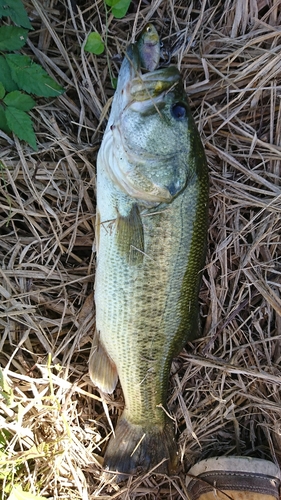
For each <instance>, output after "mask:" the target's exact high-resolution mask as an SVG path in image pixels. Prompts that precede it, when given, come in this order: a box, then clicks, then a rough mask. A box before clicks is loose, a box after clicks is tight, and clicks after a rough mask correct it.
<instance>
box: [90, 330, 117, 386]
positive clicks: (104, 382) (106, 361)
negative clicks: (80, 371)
mask: <svg viewBox="0 0 281 500" xmlns="http://www.w3.org/2000/svg"><path fill="white" fill-rule="evenodd" d="M89 375H90V378H91V380H92V382H93V383H94V384H95V385H96V386H97V387H98V388H99V389H100V390H101V391H102V392H106V393H108V394H111V393H112V392H113V391H114V389H115V387H116V384H117V381H118V373H117V369H116V366H115V364H114V362H113V361H112V359H111V358H110V357H109V356H108V354H107V352H106V350H105V348H104V347H103V345H102V343H101V342H100V339H99V334H98V333H97V332H96V333H95V335H94V338H93V343H92V349H91V354H90V358H89Z"/></svg>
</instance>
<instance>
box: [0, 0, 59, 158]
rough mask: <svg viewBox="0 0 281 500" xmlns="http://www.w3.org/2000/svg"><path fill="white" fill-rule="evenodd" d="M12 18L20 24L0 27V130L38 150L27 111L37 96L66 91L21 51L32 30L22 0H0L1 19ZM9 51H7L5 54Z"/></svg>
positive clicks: (32, 106) (34, 104)
mask: <svg viewBox="0 0 281 500" xmlns="http://www.w3.org/2000/svg"><path fill="white" fill-rule="evenodd" d="M7 16H8V17H10V18H11V20H12V21H13V22H14V23H15V24H18V25H19V26H10V25H9V26H1V27H0V53H1V55H0V129H1V130H2V131H3V132H4V133H5V134H10V133H12V132H13V133H14V134H15V135H16V136H17V137H18V138H19V139H21V140H24V141H26V142H27V143H28V144H29V145H30V146H31V147H32V148H33V149H34V150H36V149H37V145H36V136H35V133H34V130H33V124H32V120H31V117H30V115H29V114H28V113H29V111H31V109H32V108H34V106H36V102H35V100H34V99H33V98H32V97H31V96H30V95H28V94H34V95H35V96H38V97H57V96H59V95H60V94H62V93H63V92H64V90H63V88H62V87H61V86H60V85H58V84H57V83H56V82H55V80H53V78H51V77H50V76H49V75H48V73H47V72H46V71H45V70H44V69H43V68H42V66H40V65H39V64H36V63H34V62H33V61H32V59H31V58H30V57H28V56H26V55H22V54H19V53H17V52H16V53H10V52H14V51H19V50H20V49H21V48H22V47H23V46H24V44H25V43H26V40H27V36H28V30H30V29H32V26H31V24H30V21H29V19H28V16H27V13H26V11H25V9H24V6H23V4H22V1H21V0H0V18H2V17H7ZM6 52H8V53H6Z"/></svg>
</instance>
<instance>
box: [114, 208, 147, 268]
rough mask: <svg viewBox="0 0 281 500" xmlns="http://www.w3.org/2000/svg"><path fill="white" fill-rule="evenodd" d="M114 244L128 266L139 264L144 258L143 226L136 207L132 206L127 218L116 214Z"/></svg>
mask: <svg viewBox="0 0 281 500" xmlns="http://www.w3.org/2000/svg"><path fill="white" fill-rule="evenodd" d="M116 243H117V248H118V250H119V252H120V253H121V255H123V256H125V257H126V259H127V260H128V262H129V263H130V264H140V263H141V262H142V260H143V256H144V236H143V225H142V220H141V216H140V212H139V209H138V206H137V205H136V204H135V205H133V206H132V208H131V211H130V212H129V214H128V215H127V216H125V217H124V216H122V215H120V214H118V216H117V222H116Z"/></svg>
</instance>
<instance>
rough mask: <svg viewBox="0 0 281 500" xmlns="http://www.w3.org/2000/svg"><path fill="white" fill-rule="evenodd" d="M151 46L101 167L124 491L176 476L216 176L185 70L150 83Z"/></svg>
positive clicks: (106, 355) (136, 64)
mask: <svg viewBox="0 0 281 500" xmlns="http://www.w3.org/2000/svg"><path fill="white" fill-rule="evenodd" d="M150 33H151V31H150V32H149V33H148V32H147V31H146V32H145V34H144V35H142V36H143V37H144V39H143V40H142V42H143V43H144V44H145V41H146V36H148V34H150ZM153 33H154V32H153ZM143 46H144V45H143V44H141V45H133V46H129V48H128V50H127V56H126V57H125V59H124V62H123V64H122V67H121V70H120V74H119V79H118V82H119V83H118V87H117V90H116V93H115V97H114V100H113V104H112V110H111V114H110V118H109V122H108V125H107V128H106V131H105V134H104V138H103V142H102V145H101V148H100V151H99V155H98V163H97V231H96V232H97V270H96V283H95V303H96V335H95V338H94V340H93V348H92V352H91V357H90V362H89V368H90V375H91V378H92V380H93V382H94V383H95V384H96V385H97V386H98V387H99V388H100V389H101V390H102V391H104V392H113V390H114V388H115V386H116V383H117V379H118V377H119V380H120V383H121V387H122V390H123V394H124V400H125V407H124V411H123V414H122V415H121V417H120V418H119V421H118V423H117V427H116V429H115V436H112V438H111V439H110V441H109V444H108V447H107V450H106V454H105V469H107V470H110V471H116V472H119V473H120V476H119V479H124V478H125V475H126V474H131V473H135V472H137V471H139V470H142V471H146V470H148V469H149V468H150V467H154V466H156V465H157V464H159V463H161V465H160V466H159V467H158V470H159V471H161V472H171V471H173V470H174V469H175V467H176V463H177V451H176V445H175V436H174V431H173V423H172V420H171V419H170V418H169V417H168V416H167V413H168V409H167V403H166V401H167V387H168V380H169V372H170V367H171V363H172V359H173V357H174V356H175V355H176V354H177V353H179V351H180V350H181V348H182V347H183V345H184V344H185V343H186V342H187V341H188V340H192V339H193V338H195V337H196V336H198V334H199V313H198V291H199V286H200V276H201V271H202V269H203V266H204V259H205V248H206V231H207V201H208V172H207V165H206V160H205V155H204V150H203V147H202V144H201V140H200V137H199V134H198V131H197V129H196V126H195V124H194V121H193V118H192V116H191V113H190V109H189V106H188V102H187V99H186V96H185V93H184V91H183V87H182V82H181V78H180V74H179V72H178V70H177V69H176V68H175V67H169V68H167V73H165V68H164V69H163V68H162V69H159V70H158V69H157V68H155V69H154V70H153V71H148V72H143V73H141V67H140V64H142V68H143V66H144V65H145V57H146V55H147V54H148V51H147V50H146V51H144V52H143V54H140V51H141V50H143ZM149 50H154V49H149ZM141 55H142V56H143V57H140V56H141ZM151 60H153V57H152V58H150V65H151ZM142 71H143V70H142ZM140 76H141V78H140ZM165 76H166V78H167V80H165V81H164V83H163V85H160V84H159V81H161V79H162V80H164V79H165ZM136 78H137V82H138V93H137V92H136V91H135V89H136V84H135V79H136ZM159 79H160V80H159ZM146 80H147V81H148V83H149V90H150V93H149V94H148V95H147V98H146V99H145V98H144V96H145V95H146V93H145V86H146ZM152 82H155V92H153V88H154V87H153V83H152ZM141 85H143V87H144V90H143V91H142V90H141ZM169 86H170V87H169ZM131 89H134V91H133V92H132V93H131ZM161 89H164V90H161ZM138 95H139V96H140V97H139V99H140V100H139V101H137V97H138ZM155 101H157V102H155ZM174 106H176V108H175V109H176V111H175V112H173V109H174ZM159 108H161V109H160V113H159ZM147 130H149V131H150V132H149V134H148V133H147Z"/></svg>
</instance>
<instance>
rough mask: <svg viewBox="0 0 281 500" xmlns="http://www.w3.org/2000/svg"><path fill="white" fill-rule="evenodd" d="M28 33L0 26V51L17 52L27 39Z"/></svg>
mask: <svg viewBox="0 0 281 500" xmlns="http://www.w3.org/2000/svg"><path fill="white" fill-rule="evenodd" d="M27 35H28V31H27V30H25V29H24V28H19V27H18V26H1V28H0V50H9V51H12V50H19V49H21V48H22V47H23V46H24V44H25V42H26V39H27Z"/></svg>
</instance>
